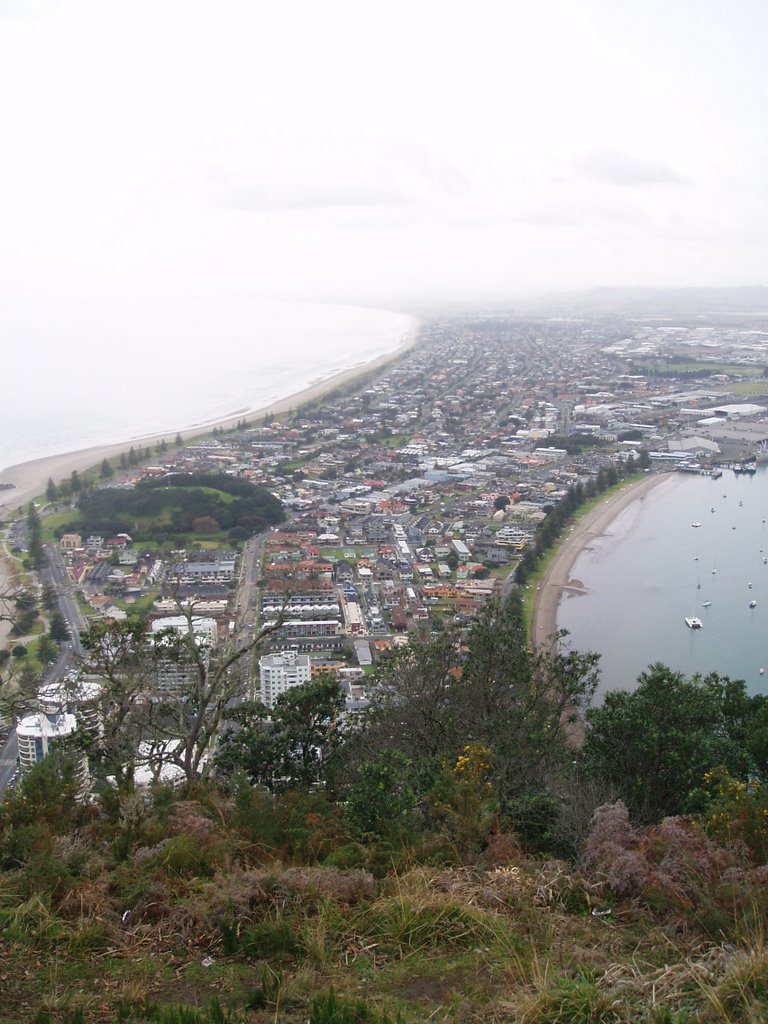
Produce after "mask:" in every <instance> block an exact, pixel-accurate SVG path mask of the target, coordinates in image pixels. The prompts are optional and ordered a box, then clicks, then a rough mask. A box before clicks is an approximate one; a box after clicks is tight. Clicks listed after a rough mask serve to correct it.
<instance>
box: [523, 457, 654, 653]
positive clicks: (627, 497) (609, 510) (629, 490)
mask: <svg viewBox="0 0 768 1024" xmlns="http://www.w3.org/2000/svg"><path fill="white" fill-rule="evenodd" d="M670 476H671V474H670V473H658V474H654V475H653V476H648V477H645V478H644V479H643V480H639V481H638V482H637V483H629V484H626V485H625V486H624V487H622V488H621V489H620V490H619V491H617V492H615V493H613V494H611V495H610V496H609V497H608V498H606V499H605V501H602V502H600V504H599V505H598V506H597V507H596V508H594V509H593V510H592V511H591V512H589V513H588V514H587V515H585V516H584V517H583V518H582V519H579V520H578V521H577V522H576V524H575V525H574V526H573V527H572V528H571V530H570V532H569V533H568V534H566V536H565V537H564V539H563V540H562V541H561V542H560V545H559V547H558V548H557V551H556V552H555V554H554V556H553V558H552V560H551V561H550V563H549V565H548V566H547V570H546V572H545V573H544V575H543V577H542V578H541V580H540V582H539V590H538V594H537V596H536V600H535V602H534V606H533V612H532V615H531V637H532V639H533V640H534V641H536V642H537V643H547V642H548V641H550V640H551V638H552V637H553V636H554V634H555V632H556V631H557V609H558V606H559V604H560V598H561V597H562V595H563V593H564V592H565V591H566V590H568V589H569V588H575V589H582V587H581V584H580V582H579V581H578V580H573V579H572V578H571V569H572V568H573V566H574V563H575V561H576V559H577V558H578V557H579V555H580V554H581V552H582V551H583V550H584V548H585V547H586V545H587V544H588V543H589V542H590V541H591V540H594V539H595V538H596V537H602V536H603V535H604V534H605V532H606V530H607V529H608V527H609V526H610V524H611V522H612V521H613V520H614V519H615V518H616V516H617V515H619V513H620V512H623V511H624V509H625V508H627V506H628V505H631V504H632V502H633V501H638V500H642V499H643V498H644V497H645V496H646V495H647V494H648V492H649V491H651V490H652V489H653V488H654V487H657V486H658V485H659V484H660V483H662V482H663V481H664V480H668V479H669V477H670Z"/></svg>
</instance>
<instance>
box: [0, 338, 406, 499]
mask: <svg viewBox="0 0 768 1024" xmlns="http://www.w3.org/2000/svg"><path fill="white" fill-rule="evenodd" d="M420 329H421V322H420V321H419V320H417V319H415V318H414V319H413V323H412V325H411V328H410V330H409V331H408V334H407V335H406V337H405V339H404V340H403V341H402V342H401V344H400V345H399V346H398V347H397V348H396V349H393V350H392V351H391V352H385V353H383V354H382V355H380V356H377V357H376V358H375V359H371V360H369V361H368V362H366V363H361V364H360V365H358V366H352V367H349V368H348V369H346V370H342V371H340V372H339V373H335V374H333V375H332V376H330V377H326V378H323V379H322V380H318V381H316V382H315V383H313V384H310V385H309V386H308V387H306V388H303V389H302V390H301V391H297V392H296V393H295V394H293V395H289V396H288V397H286V398H283V399H280V400H278V401H277V402H272V403H270V404H269V405H267V406H263V407H262V408H259V409H251V410H248V411H247V412H240V413H238V414H237V415H233V416H231V417H229V418H226V419H223V420H218V421H214V422H211V423H208V424H206V425H205V426H204V427H202V428H201V427H194V428H191V429H190V428H184V427H182V428H181V432H182V434H183V436H184V440H185V443H188V442H190V441H192V440H193V439H194V438H195V437H204V436H206V435H209V434H210V433H211V431H212V430H213V429H214V427H219V428H223V429H225V430H227V429H229V428H231V427H234V426H236V425H237V423H238V422H240V421H241V420H243V419H247V420H253V419H255V418H258V417H263V416H265V415H267V414H272V415H275V416H279V415H281V414H283V413H286V412H289V411H290V410H291V409H298V408H299V407H300V406H302V405H306V404H307V403H308V402H314V401H317V399H319V398H322V397H323V396H324V395H327V394H329V393H330V392H332V391H335V390H336V389H337V388H340V387H343V386H345V385H347V384H350V383H352V382H353V381H354V380H356V379H357V378H358V377H363V376H366V375H367V374H369V373H371V372H373V371H375V370H378V369H381V368H382V367H384V366H387V365H388V364H389V363H394V362H397V360H399V359H401V358H402V356H403V355H404V354H405V353H406V352H407V351H408V350H409V349H410V348H413V346H414V345H415V344H416V342H417V340H418V336H419V331H420ZM171 437H173V431H165V433H162V434H152V435H147V436H143V437H135V438H131V439H130V440H127V441H122V442H120V443H117V444H107V445H96V446H94V447H90V448H83V449H81V450H79V451H75V452H66V453H63V454H60V455H48V456H44V457H43V458H40V459H32V460H31V461H29V462H22V463H19V465H17V466H9V467H8V468H7V469H4V470H2V472H0V484H13V487H12V488H7V489H3V490H0V513H2V512H5V513H8V512H13V511H15V510H17V509H19V508H20V507H21V506H22V505H25V504H26V503H27V502H29V501H31V500H32V499H33V498H36V497H38V496H39V495H41V494H43V493H44V491H45V488H46V485H47V483H48V480H49V479H51V480H53V481H54V483H59V482H60V481H61V480H64V479H66V478H68V477H69V476H71V475H72V472H73V470H77V472H78V473H83V472H85V471H86V470H88V469H91V468H92V467H93V466H97V465H99V463H100V462H102V460H103V459H105V458H107V459H111V458H113V457H114V456H116V455H119V454H120V453H121V452H126V453H127V451H128V449H129V448H130V447H131V446H132V445H133V446H134V447H148V446H153V445H155V444H157V443H159V442H160V441H162V440H163V438H165V439H166V440H169V439H170V438H171Z"/></svg>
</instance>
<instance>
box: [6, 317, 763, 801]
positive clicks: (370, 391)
mask: <svg viewBox="0 0 768 1024" xmlns="http://www.w3.org/2000/svg"><path fill="white" fill-rule="evenodd" d="M763 326H764V325H763V324H762V321H760V322H757V321H756V320H754V319H750V318H739V317H733V318H730V319H728V318H722V319H721V320H719V321H715V320H712V321H710V320H708V319H707V318H702V317H699V318H694V319H692V320H690V321H686V320H684V319H681V320H675V319H673V318H665V319H661V318H658V317H642V316H639V317H637V318H634V319H630V318H624V319H619V318H616V317H611V318H606V319H586V318H584V319H579V318H549V319H543V320H539V321H532V320H524V319H520V318H517V317H513V316H508V315H500V314H499V315H490V314H489V315H476V316H470V315H464V316H452V317H444V318H440V319H434V320H429V321H425V322H424V323H423V324H422V326H421V330H420V332H419V337H418V342H417V343H416V344H415V345H414V346H413V347H412V348H411V349H409V350H408V351H407V352H406V353H405V354H404V355H402V357H401V358H399V359H398V360H397V361H395V362H393V363H391V364H390V365H387V366H385V367H384V368H380V369H377V370H376V371H374V372H371V373H370V374H367V375H366V374H365V373H363V374H362V375H361V376H360V377H358V378H357V379H356V380H355V381H353V382H349V383H347V384H345V385H344V386H343V387H342V388H340V389H338V390H336V391H332V392H330V393H329V394H327V395H325V396H324V397H322V398H320V399H318V400H315V401H313V402H312V403H311V404H307V405H304V406H300V407H297V408H296V409H295V410H291V411H289V412H288V413H284V414H281V415H275V414H273V413H272V412H271V411H270V410H265V411H263V412H262V413H260V414H259V415H258V416H253V417H248V418H243V419H242V420H241V421H240V422H239V423H238V424H237V425H236V426H235V427H234V428H232V429H226V430H225V429H223V428H215V429H213V430H212V431H211V432H210V433H209V434H207V435H206V436H201V437H196V438H191V439H188V440H185V439H184V438H182V437H181V436H180V435H179V436H177V437H176V438H175V440H172V439H170V438H169V439H167V440H162V441H161V442H159V443H158V444H157V445H154V446H153V447H152V448H149V447H147V448H141V447H139V448H138V450H137V449H136V448H134V447H131V448H130V450H129V451H126V452H122V453H120V455H119V456H115V457H114V458H111V459H106V458H105V459H104V460H103V462H102V463H101V464H100V465H97V466H95V467H94V469H93V470H92V471H91V472H90V473H83V474H82V475H80V474H78V473H77V472H76V471H75V472H73V473H72V475H71V477H69V478H67V479H65V480H53V479H51V480H49V482H48V488H47V490H46V492H45V493H44V494H41V495H40V496H39V498H38V500H37V502H36V503H35V504H34V506H33V508H32V511H31V513H30V511H29V510H27V509H25V510H20V512H19V513H18V514H17V515H10V516H9V517H8V521H7V524H6V547H7V550H8V552H9V555H10V557H11V558H12V559H13V561H14V563H15V564H16V565H17V566H18V569H19V573H20V574H21V575H23V576H24V579H25V591H26V592H30V593H32V594H33V595H34V599H33V600H32V602H31V603H32V605H34V607H35V609H36V610H37V609H39V614H36V615H32V614H31V610H32V609H31V608H30V607H29V606H28V604H29V602H28V604H27V606H25V605H24V602H22V607H21V608H19V607H18V603H17V607H16V608H11V609H10V612H11V614H10V615H9V619H10V623H9V624H11V625H12V629H11V633H10V635H9V636H8V638H7V640H6V650H5V652H4V661H5V665H4V668H5V669H6V671H7V669H8V667H9V666H10V668H12V669H13V670H14V673H15V678H20V679H22V680H24V681H25V685H27V687H28V686H29V684H30V682H31V681H34V680H37V681H38V682H39V683H40V684H42V683H45V684H46V685H47V687H48V690H47V691H46V692H48V693H50V687H51V685H53V686H54V688H55V686H57V685H63V683H64V681H65V680H70V682H71V680H72V679H73V678H74V679H77V678H79V679H80V684H83V678H85V681H86V683H87V682H88V680H89V679H90V680H91V682H92V678H91V677H90V676H89V675H88V671H87V661H88V659H87V657H86V656H85V654H84V652H83V650H82V647H81V645H80V640H79V637H80V634H81V633H82V632H83V631H84V630H86V629H87V628H89V627H91V626H93V625H94V624H98V623H109V622H111V623H121V622H122V623H130V622H133V621H136V620H138V619H141V621H142V622H144V623H146V624H147V626H148V629H149V632H150V635H151V634H152V633H155V634H168V633H173V632H174V631H175V632H177V633H181V634H182V635H183V634H186V633H190V632H191V633H192V634H194V636H195V637H196V641H195V642H196V643H198V644H199V645H201V647H205V648H211V647H213V646H215V645H217V644H218V645H222V644H230V645H240V646H241V647H242V648H243V649H245V648H248V647H249V645H251V644H253V641H254V638H255V637H256V638H258V647H257V648H254V650H253V652H252V653H251V654H249V662H248V672H247V684H244V689H243V691H242V692H240V694H239V699H246V698H247V699H255V700H260V701H261V702H262V703H263V704H264V705H265V706H266V708H267V709H271V708H272V707H273V706H274V702H275V700H276V699H277V698H278V697H279V696H280V694H282V693H284V692H286V691H287V690H289V689H291V688H292V687H294V686H297V685H299V684H301V683H304V682H307V681H308V680H310V679H313V678H317V677H319V676H320V677H323V678H334V679H335V680H336V681H337V682H338V684H339V687H340V688H341V690H342V692H343V694H344V697H345V703H346V710H347V713H348V714H354V713H356V712H359V711H360V710H361V709H364V708H365V706H366V704H367V701H368V699H369V691H370V687H371V686H375V685H376V668H377V666H378V665H379V663H380V662H381V660H382V659H386V658H387V657H388V656H390V655H391V652H392V651H393V650H396V649H397V648H398V647H401V646H403V645H407V644H408V637H409V634H410V633H412V632H413V631H428V632H433V633H434V632H440V631H441V630H445V629H446V628H449V627H452V626H461V625H462V624H467V623H469V622H471V621H472V620H473V618H474V617H475V616H476V615H477V613H478V611H479V610H480V609H481V608H482V607H483V606H484V605H485V604H486V603H487V602H489V601H491V600H494V599H498V598H500V597H502V596H503V595H505V594H506V593H508V592H509V591H510V589H511V588H514V587H516V586H521V585H526V584H527V583H529V577H530V573H531V572H532V571H535V569H536V565H537V558H538V556H539V555H540V554H541V551H542V547H541V538H542V535H543V534H544V533H545V531H546V526H547V522H548V517H551V516H552V515H553V514H554V512H555V510H557V508H558V506H559V505H560V504H561V503H562V502H564V501H565V500H566V499H567V498H568V496H569V494H570V495H573V494H574V493H575V492H576V490H577V489H578V492H579V493H580V494H581V493H586V494H587V496H589V495H592V496H596V495H597V494H599V493H601V492H602V491H603V490H604V489H605V488H606V487H611V486H614V485H616V484H617V483H618V481H619V480H620V479H622V478H624V477H627V476H628V477H630V478H632V479H642V477H643V476H644V475H646V474H652V473H654V472H655V471H657V470H660V471H670V470H675V471H681V472H690V473H706V474H718V473H721V472H723V471H726V470H727V471H730V472H732V471H735V472H743V473H749V472H754V471H755V468H756V466H757V465H758V463H759V462H760V461H762V460H765V459H768V376H767V375H766V367H768V331H766V330H763V329H762V328H763ZM182 479H186V481H187V482H193V481H194V482H198V483H200V484H201V485H202V486H204V487H205V488H206V489H208V490H213V491H216V492H217V493H218V494H219V495H222V494H223V497H224V503H223V505H222V504H220V505H219V508H226V506H227V504H229V505H230V506H232V503H234V502H237V501H241V500H246V499H245V497H243V496H242V495H241V494H240V492H238V491H237V488H234V491H232V488H233V487H234V482H239V485H240V487H241V490H242V488H243V487H245V485H248V487H249V488H250V489H251V490H252V491H254V492H255V491H257V490H258V491H259V492H260V493H262V494H266V495H267V496H268V497H269V498H270V500H271V501H273V503H274V507H271V508H270V509H269V510H266V511H265V510H263V509H262V510H260V511H258V512H254V510H253V509H252V508H250V510H249V511H248V514H247V515H246V514H245V513H239V515H240V518H239V519H238V518H237V517H236V518H235V519H230V520H227V521H226V522H225V521H224V519H223V515H222V514H220V513H218V512H217V511H216V509H215V508H213V509H211V508H208V507H206V508H198V509H196V510H194V511H193V512H192V513H190V515H189V516H187V517H186V518H184V516H182V515H181V513H180V512H179V511H178V509H176V511H175V512H174V513H173V514H172V515H169V516H165V517H164V519H163V522H162V524H160V520H159V519H158V520H156V521H155V522H154V523H153V524H148V523H147V521H146V520H144V519H141V517H140V515H139V513H136V514H135V516H134V518H133V519H131V516H130V515H123V514H122V513H120V514H118V512H114V513H110V514H111V515H112V518H110V514H106V513H105V512H104V511H103V509H102V511H101V512H100V513H99V514H100V515H101V519H99V518H98V515H97V512H96V511H94V509H95V508H96V504H97V503H95V501H94V495H95V496H97V497H99V496H100V498H99V501H100V502H101V504H99V505H98V508H100V509H101V508H102V506H104V500H102V499H104V498H105V495H106V497H107V498H109V501H108V502H107V504H106V506H104V507H106V508H110V509H117V510H120V508H121V501H122V503H123V504H124V505H126V507H127V504H128V495H130V494H132V493H137V492H138V493H142V494H146V493H148V491H149V490H152V491H153V492H154V494H155V495H162V493H163V490H164V489H166V490H167V489H168V488H170V487H171V485H174V488H175V487H176V485H177V484H178V482H179V481H180V480H182ZM597 482H599V483H600V487H599V488H598V487H596V483H597ZM230 491H232V493H230ZM11 493H12V492H10V491H9V492H8V494H11ZM248 493H249V494H250V491H249V492H248ZM244 494H245V491H243V495H244ZM238 508H239V506H238ZM217 515H218V516H219V518H218V519H217ZM30 517H31V520H32V521H30ZM254 517H255V518H254ZM161 518H162V517H161ZM38 523H39V525H38ZM94 524H95V525H94ZM33 534H35V536H36V537H37V540H38V543H41V544H42V549H43V554H44V557H43V558H41V559H40V560H39V562H38V566H37V571H36V572H34V571H32V568H33V567H32V566H31V562H30V551H31V548H32V544H33V541H34V537H33V536H32V535H33ZM25 615H26V618H25ZM539 628H540V629H541V628H543V627H539ZM555 628H556V622H554V621H552V622H548V623H547V635H550V634H551V633H553V632H554V630H555ZM534 635H535V634H534ZM539 636H541V633H540V634H539ZM14 673H11V675H14ZM186 683H187V668H186V667H185V666H184V665H181V666H180V665H179V664H178V662H177V663H175V664H171V663H170V662H166V663H165V664H163V663H162V661H161V662H160V668H159V669H158V671H157V678H156V680H155V682H154V685H155V687H156V689H157V693H158V694H160V695H161V696H162V698H163V699H165V700H168V699H171V700H173V699H180V698H181V696H182V694H183V693H184V687H185V685H186ZM80 684H79V685H80ZM86 689H87V686H86ZM50 703H51V702H50V700H48V702H47V703H46V701H45V700H42V701H40V702H39V706H38V707H37V708H31V709H30V708H27V709H26V710H27V711H29V714H27V715H26V717H24V718H22V719H18V720H17V722H11V720H7V721H6V723H5V747H4V748H3V769H2V778H0V784H3V785H6V784H11V783H13V782H14V781H15V780H16V779H17V778H18V776H19V771H21V772H23V771H25V770H28V769H29V768H30V767H32V766H33V765H34V764H35V763H36V762H37V761H38V760H40V758H41V757H42V756H43V755H44V752H45V750H47V743H48V737H47V733H46V729H48V731H49V732H50V730H51V729H64V730H65V732H66V730H72V729H74V728H75V727H76V717H77V715H76V708H75V707H72V708H68V709H67V712H68V713H67V715H66V716H65V719H66V720H65V721H64V720H60V719H61V715H60V714H59V715H58V718H57V719H56V720H57V722H58V724H57V725H56V726H53V725H51V716H50V715H49V716H48V717H47V718H46V707H47V706H48V705H49V704H50ZM54 703H55V702H54ZM86 703H87V702H86ZM59 711H60V707H59ZM70 712H71V713H70ZM12 724H17V725H18V728H17V729H16V730H15V732H16V733H18V737H16V736H15V734H14V731H13V730H12V729H11V725H12ZM17 739H18V755H17V753H16V751H15V746H14V745H15V743H16V740H17ZM17 756H18V757H19V759H20V768H19V767H17V766H16V757H17ZM150 775H151V773H150Z"/></svg>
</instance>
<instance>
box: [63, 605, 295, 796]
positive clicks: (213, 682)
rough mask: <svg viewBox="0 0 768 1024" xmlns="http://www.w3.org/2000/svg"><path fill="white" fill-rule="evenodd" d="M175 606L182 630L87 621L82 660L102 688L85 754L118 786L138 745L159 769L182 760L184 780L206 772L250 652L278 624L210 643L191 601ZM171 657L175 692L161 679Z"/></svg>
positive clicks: (243, 686)
mask: <svg viewBox="0 0 768 1024" xmlns="http://www.w3.org/2000/svg"><path fill="white" fill-rule="evenodd" d="M178 610H179V614H180V615H182V616H183V617H184V619H185V620H186V623H185V625H184V626H183V627H182V628H181V629H179V630H175V629H169V630H164V631H161V632H159V633H154V634H152V636H151V637H150V636H149V634H148V630H147V627H146V625H145V624H143V623H141V622H132V621H130V620H128V621H126V622H122V623H120V622H117V623H114V622H113V623H105V624H98V625H95V626H92V627H91V628H90V629H89V630H88V631H87V632H86V633H85V634H83V636H82V637H81V639H82V643H83V647H84V648H85V650H86V659H85V664H84V668H85V669H86V671H87V672H88V673H89V674H91V675H94V676H97V677H98V678H99V679H100V680H101V682H102V686H103V689H104V706H105V714H104V722H103V727H102V732H101V735H100V736H99V738H98V739H95V740H91V741H90V742H91V746H90V748H89V755H90V757H91V759H92V763H93V767H94V772H95V774H96V775H97V776H100V777H105V776H107V775H114V776H115V777H116V779H117V780H118V785H119V786H122V787H124V786H130V784H131V781H132V778H133V773H134V769H135V766H136V764H137V751H139V749H140V747H141V750H142V753H141V757H142V759H143V762H144V763H145V764H146V765H147V767H149V769H150V770H151V771H152V772H153V773H154V774H155V775H156V776H157V775H159V773H160V771H161V770H162V767H163V765H164V764H174V765H177V766H178V767H180V768H181V769H182V770H183V771H184V774H185V776H186V779H187V781H189V782H192V781H194V780H195V779H198V778H200V777H201V776H204V775H206V774H207V772H208V768H209V766H208V761H207V757H206V755H207V752H208V751H209V750H210V748H211V747H212V745H213V743H214V740H215V738H216V736H217V734H218V730H219V726H220V724H221V722H222V721H223V719H224V718H225V716H228V714H229V708H230V706H231V704H232V703H233V702H234V701H236V700H240V699H241V698H242V696H243V694H244V693H245V692H246V690H247V687H248V679H247V671H248V665H249V664H250V661H251V655H252V654H253V652H254V651H255V650H256V649H257V648H258V647H260V646H261V645H262V643H263V641H264V639H265V637H267V636H268V635H269V634H270V633H271V632H273V631H274V630H275V629H277V628H279V627H280V625H281V624H282V615H278V616H277V619H276V622H275V623H274V624H273V625H271V626H269V627H265V628H264V629H262V630H260V631H259V632H258V633H257V634H256V635H255V636H254V637H253V638H252V639H251V640H249V641H248V642H246V643H245V644H242V645H241V644H239V643H236V642H233V641H230V640H229V639H225V640H224V641H222V642H216V643H210V642H208V640H207V639H206V638H203V637H201V636H200V634H199V631H198V630H197V628H196V619H197V616H196V615H195V611H194V605H186V604H185V605H183V606H181V605H180V606H179V609H178ZM169 665H170V666H175V667H176V668H178V670H179V671H178V672H176V673H174V674H175V675H176V676H177V679H178V682H177V684H176V692H175V693H174V694H173V695H172V696H169V694H168V693H167V692H166V691H165V690H164V689H163V688H162V686H161V685H160V679H161V677H162V672H163V670H164V669H167V667H168V666H169Z"/></svg>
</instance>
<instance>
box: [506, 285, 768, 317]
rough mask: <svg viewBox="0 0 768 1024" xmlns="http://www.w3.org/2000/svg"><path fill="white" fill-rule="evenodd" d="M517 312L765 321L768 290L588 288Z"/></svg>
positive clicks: (527, 305) (530, 304)
mask: <svg viewBox="0 0 768 1024" xmlns="http://www.w3.org/2000/svg"><path fill="white" fill-rule="evenodd" d="M516 311H517V312H518V313H521V312H528V313H531V312H537V313H540V314H546V313H549V314H552V313H572V314H580V315H585V314H590V313H591V314H595V315H601V314H607V313H615V314H622V313H623V314H628V315H633V316H690V315H704V316H706V315H715V314H728V315H739V314H744V315H751V316H754V315H756V314H763V315H765V316H766V317H768V287H764V286H762V285H756V286H750V287H744V288H591V289H589V290H587V291H583V292H563V293H560V294H557V293H553V294H551V295H543V296H541V297H540V298H538V299H532V300H529V301H527V302H524V303H522V302H521V303H517V304H516Z"/></svg>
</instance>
